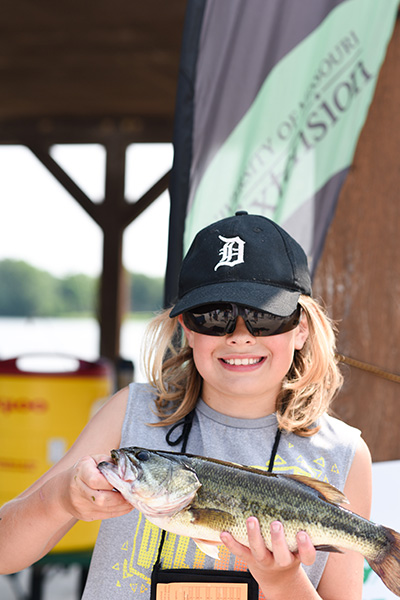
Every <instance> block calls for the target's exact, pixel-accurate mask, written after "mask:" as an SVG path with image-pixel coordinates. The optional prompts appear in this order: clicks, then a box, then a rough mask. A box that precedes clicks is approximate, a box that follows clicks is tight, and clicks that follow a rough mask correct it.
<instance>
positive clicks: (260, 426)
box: [0, 212, 371, 600]
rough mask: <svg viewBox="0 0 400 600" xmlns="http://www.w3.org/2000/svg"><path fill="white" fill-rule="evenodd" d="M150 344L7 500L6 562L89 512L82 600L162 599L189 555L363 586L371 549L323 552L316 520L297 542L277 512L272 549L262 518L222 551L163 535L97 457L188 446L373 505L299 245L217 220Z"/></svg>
mask: <svg viewBox="0 0 400 600" xmlns="http://www.w3.org/2000/svg"><path fill="white" fill-rule="evenodd" d="M148 347H149V352H148V357H147V363H146V364H147V371H148V376H149V380H150V385H148V384H132V385H130V386H129V388H126V389H123V390H121V391H119V392H118V393H117V394H115V396H113V397H112V398H111V399H110V400H109V402H108V403H107V404H106V405H105V406H104V407H103V408H102V409H101V410H100V411H99V412H98V413H97V414H96V415H95V416H94V417H93V419H92V420H91V422H90V423H89V424H88V425H87V427H86V428H85V429H84V430H83V432H82V433H81V435H80V436H79V438H78V439H77V440H76V442H75V444H74V445H73V446H72V448H71V449H70V450H69V451H68V452H67V454H66V455H65V456H64V457H63V458H62V459H61V460H60V461H59V463H57V464H56V465H55V466H54V467H52V468H51V469H50V470H49V471H48V472H47V473H46V474H45V475H43V477H41V478H40V479H39V480H38V481H37V482H36V483H35V484H34V485H33V486H31V487H30V488H29V489H28V490H26V491H25V492H24V493H23V494H21V495H20V496H19V497H18V498H16V499H15V500H13V501H11V502H9V503H7V504H6V505H5V506H3V508H2V509H1V510H0V517H1V520H0V572H1V573H12V572H16V571H19V570H21V569H23V568H25V567H27V566H28V565H30V564H32V563H33V562H35V561H36V560H38V559H39V558H40V557H42V556H43V555H44V554H46V553H47V552H48V551H49V550H50V549H51V548H52V547H53V546H54V545H55V544H56V543H57V542H58V541H59V540H60V539H61V537H62V536H63V535H64V534H65V533H66V532H67V531H68V530H69V529H70V528H71V527H72V526H73V525H74V523H75V522H76V521H77V519H82V520H86V521H91V520H95V519H102V520H103V522H102V525H101V528H100V533H99V536H98V540H97V543H96V547H95V550H94V553H93V558H92V564H91V568H90V572H89V577H88V581H87V585H86V589H85V593H84V596H83V598H84V600H101V599H104V600H109V599H110V598H114V597H115V598H122V599H125V598H135V597H136V598H140V599H142V598H150V594H151V593H152V594H153V596H152V597H153V598H156V595H154V594H155V591H156V590H155V588H156V584H157V581H156V580H157V577H158V575H157V576H156V575H155V574H157V573H159V570H158V566H161V572H162V571H163V570H165V569H172V571H171V577H172V581H182V573H183V574H185V573H189V571H188V569H189V568H190V569H191V570H190V574H191V576H193V577H194V581H196V577H199V576H200V574H201V575H202V576H205V575H206V576H207V581H208V582H209V583H211V584H215V585H216V586H218V585H220V583H219V582H220V579H218V576H220V575H221V573H222V572H223V571H225V573H223V575H225V576H226V577H225V581H230V580H231V579H232V577H233V575H232V572H233V571H236V572H243V571H246V569H248V570H249V571H250V573H251V574H252V576H253V577H254V579H255V580H256V581H257V583H258V585H259V588H260V592H261V593H262V594H264V596H265V597H266V598H268V600H274V599H280V598H282V599H283V598H284V599H285V600H288V599H290V598H296V599H297V600H299V599H302V598H304V599H305V598H325V599H326V600H328V599H329V600H343V598H346V599H347V600H355V599H361V596H362V581H363V561H364V559H363V557H362V556H361V555H360V554H357V553H350V552H346V554H328V553H324V552H316V551H315V549H314V547H313V546H312V543H311V541H310V538H309V537H308V535H307V534H305V533H304V532H299V534H298V536H297V542H298V548H299V549H298V552H297V553H296V554H293V553H291V552H290V551H289V549H288V546H287V544H286V540H285V536H284V531H283V527H282V524H281V523H280V522H279V521H275V522H274V523H272V525H271V539H272V551H270V550H268V549H267V548H266V546H265V543H264V541H263V539H262V537H261V534H260V529H259V524H258V521H257V519H256V518H254V517H252V518H249V519H248V521H247V528H248V537H249V546H250V547H246V546H243V545H241V544H239V543H238V542H237V541H236V540H235V539H233V537H232V536H231V535H230V534H229V533H227V532H223V533H222V534H221V546H220V552H219V555H220V560H215V559H213V558H210V557H209V556H206V555H205V554H204V553H202V552H201V551H200V550H199V549H198V548H197V546H196V545H195V543H194V542H193V540H190V539H189V538H186V537H179V536H175V535H172V534H167V535H166V536H165V537H164V536H163V535H162V534H161V531H160V530H159V529H158V528H157V527H155V526H153V525H151V524H150V523H149V522H147V521H146V520H145V518H144V517H143V516H142V515H141V513H139V512H138V511H137V510H135V509H132V506H130V505H128V504H127V503H126V502H125V500H124V499H123V498H122V496H121V495H120V494H119V493H118V492H115V491H113V490H112V489H111V486H110V485H109V484H108V483H107V481H106V480H105V478H104V477H103V476H102V475H101V473H100V472H99V470H98V469H97V464H98V463H99V462H100V461H101V460H107V459H108V460H110V459H109V453H110V450H111V449H113V448H118V447H126V446H139V447H144V448H150V449H158V450H174V451H178V452H179V451H186V452H188V453H190V454H198V455H201V456H209V457H213V458H217V459H221V460H229V461H232V462H236V463H241V464H245V465H251V466H258V467H261V468H265V469H267V468H268V469H269V470H274V471H275V472H281V473H285V474H293V473H295V474H299V473H300V474H308V475H311V476H313V477H316V478H319V479H321V480H324V481H329V482H330V483H332V484H333V485H335V486H336V487H337V488H339V489H341V490H344V493H345V495H346V496H347V498H348V499H349V502H350V504H349V508H350V509H351V510H353V511H354V512H356V513H358V514H360V515H362V516H364V517H366V518H368V517H369V511H370V504H371V460H370V455H369V452H368V449H367V447H366V445H365V443H364V442H363V441H362V440H361V438H360V432H359V431H358V430H355V429H353V428H351V427H349V426H348V425H345V424H344V423H342V422H340V421H338V420H337V419H334V418H333V417H331V416H328V415H327V411H328V408H329V405H330V402H331V400H332V398H333V397H334V395H335V393H336V392H337V391H338V389H339V388H340V385H341V376H340V373H339V371H338V368H337V365H336V362H335V354H334V335H333V332H332V327H331V325H330V322H329V320H328V318H327V317H326V316H325V314H324V312H323V311H322V309H321V308H320V307H319V305H318V304H317V303H316V302H315V301H314V300H313V299H312V298H311V283H310V274H309V270H308V267H307V259H306V256H305V254H304V252H303V250H302V249H301V247H300V246H299V245H298V244H297V243H296V242H295V240H294V239H293V238H291V237H290V236H289V235H288V234H287V233H286V232H285V231H284V230H283V229H282V228H280V227H279V226H278V225H276V224H275V223H273V222H272V221H270V220H269V219H266V218H264V217H261V216H257V215H248V214H247V213H244V212H240V213H237V214H236V215H235V216H234V217H230V218H227V219H223V220H222V221H219V222H217V223H214V224H212V225H210V226H208V227H206V228H205V229H203V230H202V231H201V232H199V233H198V235H197V236H196V238H195V240H194V242H193V244H192V246H191V248H190V250H189V252H188V254H187V256H186V258H185V259H184V261H183V264H182V269H181V275H180V283H179V297H178V301H177V303H176V305H175V306H174V307H173V308H172V310H167V311H165V312H163V313H162V314H161V315H159V316H158V317H156V318H155V320H154V321H153V323H152V324H151V327H150V329H149V335H148ZM171 446H172V448H171ZM156 564H157V569H154V567H155V565H156ZM192 569H193V570H194V571H193V572H192ZM152 574H153V580H152ZM183 578H184V575H183ZM232 581H233V579H232ZM249 589H250V588H249ZM250 596H251V597H254V594H253V596H252V595H251V594H250Z"/></svg>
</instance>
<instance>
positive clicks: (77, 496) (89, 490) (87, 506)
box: [69, 455, 132, 521]
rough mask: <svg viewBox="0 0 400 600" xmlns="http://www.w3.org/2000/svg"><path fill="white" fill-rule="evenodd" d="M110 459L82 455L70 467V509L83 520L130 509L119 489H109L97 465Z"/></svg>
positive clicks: (122, 512)
mask: <svg viewBox="0 0 400 600" xmlns="http://www.w3.org/2000/svg"><path fill="white" fill-rule="evenodd" d="M102 460H110V457H107V456H103V455H96V456H86V457H84V458H82V459H80V460H79V461H78V462H77V463H76V464H75V465H74V466H73V467H72V469H71V473H70V481H71V483H70V491H69V503H70V512H71V514H73V516H75V517H76V518H78V519H80V520H83V521H93V520H96V519H106V518H109V517H115V516H121V515H123V514H126V513H128V512H130V511H131V510H132V506H131V505H130V504H128V503H127V502H126V500H125V499H124V498H123V497H122V496H121V494H120V493H119V492H116V491H114V490H113V487H112V486H111V485H110V484H109V482H108V481H107V480H106V478H105V477H104V476H103V475H102V474H101V473H100V471H99V470H98V468H97V465H98V463H99V462H101V461H102Z"/></svg>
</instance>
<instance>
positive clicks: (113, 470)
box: [98, 447, 400, 596]
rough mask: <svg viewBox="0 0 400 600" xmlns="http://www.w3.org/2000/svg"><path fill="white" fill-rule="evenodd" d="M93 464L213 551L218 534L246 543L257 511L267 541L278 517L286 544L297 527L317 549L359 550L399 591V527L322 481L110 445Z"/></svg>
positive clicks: (134, 499) (153, 517)
mask: <svg viewBox="0 0 400 600" xmlns="http://www.w3.org/2000/svg"><path fill="white" fill-rule="evenodd" d="M111 457H112V460H113V463H109V462H101V463H99V465H98V468H99V470H100V471H101V473H102V474H103V475H104V476H105V478H106V479H107V480H108V481H109V483H110V484H111V485H112V486H113V487H114V488H115V489H116V490H118V491H119V492H120V493H121V494H122V496H123V497H124V498H125V499H126V500H127V501H128V502H129V503H130V504H132V505H133V506H134V507H135V508H137V509H138V510H139V511H140V512H141V513H142V514H143V515H145V516H146V518H147V519H148V520H149V521H150V522H151V523H153V524H155V525H158V526H159V527H161V528H162V529H165V530H167V531H170V532H172V533H175V534H178V535H185V536H189V537H191V538H193V539H194V540H195V542H196V543H197V545H198V546H199V547H200V549H201V550H202V551H203V552H205V553H206V554H209V555H210V556H212V557H213V558H216V557H217V555H216V552H217V553H218V549H217V546H216V544H218V543H219V544H221V543H222V542H221V540H220V533H221V532H222V531H229V532H230V533H231V534H232V535H233V536H234V538H236V540H237V541H238V542H241V543H242V544H244V545H246V546H248V545H249V542H248V538H247V529H246V519H247V518H248V517H251V516H254V517H257V518H258V520H259V522H260V526H261V532H262V535H263V537H264V540H265V544H266V546H267V547H268V548H271V534H270V525H271V522H272V521H280V522H281V523H282V525H283V528H284V531H285V536H286V540H287V543H288V546H289V548H290V550H291V551H292V552H296V550H297V543H296V534H297V533H298V532H299V531H305V532H307V534H308V535H309V536H310V538H311V540H312V543H313V544H314V546H315V547H316V548H317V549H318V550H325V551H328V552H340V551H341V550H354V551H356V552H359V553H361V554H362V555H363V556H364V557H365V558H366V559H367V561H368V563H369V564H370V566H371V568H372V569H373V570H374V571H375V573H377V574H378V575H379V577H380V578H381V579H382V581H383V582H384V584H385V585H386V586H387V587H388V588H389V589H390V590H391V591H392V592H393V593H394V594H396V595H397V596H400V534H399V533H397V532H396V531H394V530H392V529H389V528H387V527H384V526H383V525H378V524H375V523H372V522H371V521H368V520H367V519H364V518H362V517H360V516H359V515H356V514H355V513H353V512H351V511H349V510H347V509H345V508H343V507H341V506H339V504H341V503H344V502H347V500H346V498H345V496H344V495H343V494H342V493H341V492H340V491H339V490H337V489H336V488H334V487H333V486H331V485H330V484H328V483H325V482H321V481H318V480H316V479H313V478H311V477H303V476H299V475H280V474H276V473H268V472H266V471H263V470H261V469H256V468H252V467H244V466H241V465H237V464H234V463H228V462H222V461H218V460H215V459H210V458H204V457H200V456H193V455H190V454H179V453H176V452H162V451H158V450H147V449H145V448H136V447H131V448H121V449H119V450H112V452H111Z"/></svg>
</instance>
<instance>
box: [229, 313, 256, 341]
mask: <svg viewBox="0 0 400 600" xmlns="http://www.w3.org/2000/svg"><path fill="white" fill-rule="evenodd" d="M226 341H227V343H228V344H233V345H236V344H254V343H255V342H256V339H255V337H254V336H253V335H252V334H251V333H250V331H249V330H248V329H247V327H246V323H245V322H244V319H243V317H240V316H239V317H238V318H237V320H236V327H235V329H234V331H233V332H232V333H229V334H228V335H227V338H226Z"/></svg>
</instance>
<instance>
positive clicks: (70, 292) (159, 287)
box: [0, 259, 164, 317]
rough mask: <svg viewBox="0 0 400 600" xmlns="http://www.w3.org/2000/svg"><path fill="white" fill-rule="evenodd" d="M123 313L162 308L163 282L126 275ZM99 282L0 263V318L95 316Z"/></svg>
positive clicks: (21, 264) (13, 262)
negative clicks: (55, 275) (125, 305)
mask: <svg viewBox="0 0 400 600" xmlns="http://www.w3.org/2000/svg"><path fill="white" fill-rule="evenodd" d="M125 275H126V280H127V292H128V294H127V295H128V299H127V310H128V311H129V312H142V311H151V312H153V311H157V310H159V309H161V308H162V304H163V294H164V279H163V278H162V277H148V276H147V275H142V274H140V273H129V272H126V273H125ZM99 285H100V281H99V279H98V278H96V277H90V276H88V275H83V274H81V275H69V276H66V277H63V278H58V277H54V276H53V275H51V274H50V273H48V272H46V271H42V270H40V269H37V268H36V267H33V266H32V265H29V264H28V263H26V262H24V261H19V260H11V259H6V260H2V261H0V316H3V317H60V316H69V315H79V314H82V315H83V314H85V315H92V316H95V315H96V314H97V306H98V290H99Z"/></svg>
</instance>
